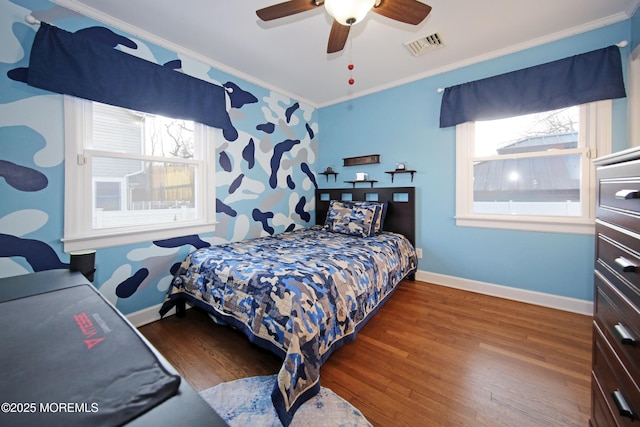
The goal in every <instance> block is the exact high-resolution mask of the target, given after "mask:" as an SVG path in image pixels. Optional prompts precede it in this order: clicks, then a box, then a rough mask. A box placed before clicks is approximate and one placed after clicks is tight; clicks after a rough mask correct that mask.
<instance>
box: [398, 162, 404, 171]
mask: <svg viewBox="0 0 640 427" xmlns="http://www.w3.org/2000/svg"><path fill="white" fill-rule="evenodd" d="M406 169H407V166H406V165H405V164H404V163H398V164H397V165H396V170H397V171H403V170H406Z"/></svg>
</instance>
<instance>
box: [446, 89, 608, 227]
mask: <svg viewBox="0 0 640 427" xmlns="http://www.w3.org/2000/svg"><path fill="white" fill-rule="evenodd" d="M457 142H458V145H457V164H456V192H457V196H456V197H457V200H456V223H457V224H458V225H460V226H471V227H488V228H507V229H521V230H534V231H556V232H564V233H567V232H568V233H584V234H590V233H593V229H594V218H595V216H594V206H595V202H594V197H595V187H594V185H595V184H594V180H595V178H594V168H593V165H592V159H593V158H594V157H595V156H596V155H604V154H608V153H609V151H610V147H611V101H599V102H594V103H590V104H585V105H582V106H575V107H570V108H564V109H560V110H554V111H547V112H543V113H537V114H529V115H526V116H518V117H512V118H508V119H501V120H492V121H482V122H480V121H478V122H468V123H463V124H460V125H458V126H457Z"/></svg>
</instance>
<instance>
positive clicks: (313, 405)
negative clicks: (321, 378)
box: [200, 375, 371, 427]
mask: <svg viewBox="0 0 640 427" xmlns="http://www.w3.org/2000/svg"><path fill="white" fill-rule="evenodd" d="M275 382H276V376H275V375H270V376H265V377H251V378H243V379H240V380H236V381H230V382H226V383H222V384H218V385H217V386H215V387H211V388H210V389H207V390H204V391H201V392H200V395H201V396H202V398H203V399H204V400H206V401H207V402H208V403H209V405H211V406H212V407H213V409H215V410H216V412H217V413H218V414H220V416H221V417H222V418H223V419H224V420H225V421H226V422H227V423H228V424H229V425H230V426H231V427H245V426H260V427H266V426H273V427H278V426H282V424H281V423H280V420H279V419H278V415H277V414H276V410H275V409H274V408H273V404H272V403H271V391H272V390H273V386H274V385H275ZM296 426H314V427H315V426H317V427H325V426H326V427H330V426H331V427H333V426H335V427H338V426H344V427H347V426H353V427H356V426H357V427H371V423H369V421H367V419H366V418H365V417H364V415H362V413H361V412H360V411H359V410H357V409H356V408H354V407H353V406H352V405H351V404H350V403H349V402H347V401H346V400H344V399H343V398H341V397H340V396H338V395H337V394H335V393H334V392H333V391H331V390H329V389H328V388H325V387H321V388H320V392H319V393H318V394H317V395H315V396H314V397H312V398H311V399H309V400H308V401H306V402H305V403H304V404H303V405H302V406H300V408H299V409H298V411H296V414H295V416H294V417H293V421H292V422H291V427H296Z"/></svg>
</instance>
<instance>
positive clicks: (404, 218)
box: [316, 187, 416, 247]
mask: <svg viewBox="0 0 640 427" xmlns="http://www.w3.org/2000/svg"><path fill="white" fill-rule="evenodd" d="M331 200H354V201H360V200H364V201H371V202H388V205H387V216H386V217H385V220H384V230H385V231H392V232H395V233H400V234H403V235H404V236H405V237H406V238H407V239H409V241H410V242H411V244H412V245H413V246H414V247H415V245H416V200H415V187H384V188H328V189H324V190H323V189H317V190H316V224H318V225H322V224H324V220H325V218H326V217H327V211H328V210H329V202H330V201H331Z"/></svg>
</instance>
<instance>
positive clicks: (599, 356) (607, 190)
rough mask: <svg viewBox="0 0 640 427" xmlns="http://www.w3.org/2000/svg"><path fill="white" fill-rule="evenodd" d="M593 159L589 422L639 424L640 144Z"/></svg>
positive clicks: (602, 424)
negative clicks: (592, 304)
mask: <svg viewBox="0 0 640 427" xmlns="http://www.w3.org/2000/svg"><path fill="white" fill-rule="evenodd" d="M595 165H596V168H597V188H596V192H597V198H596V201H597V205H596V216H597V219H596V243H595V244H596V257H595V259H596V261H595V279H594V280H595V286H594V317H593V367H592V374H591V375H592V385H591V425H592V426H593V427H596V426H597V427H605V426H627V425H633V426H640V388H639V385H640V149H632V150H625V151H622V152H619V153H615V154H612V155H609V156H606V157H602V158H599V159H597V160H596V161H595Z"/></svg>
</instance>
